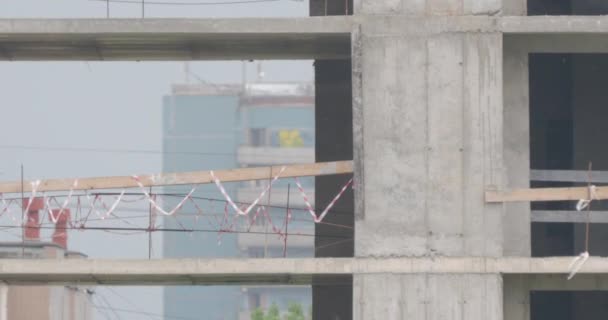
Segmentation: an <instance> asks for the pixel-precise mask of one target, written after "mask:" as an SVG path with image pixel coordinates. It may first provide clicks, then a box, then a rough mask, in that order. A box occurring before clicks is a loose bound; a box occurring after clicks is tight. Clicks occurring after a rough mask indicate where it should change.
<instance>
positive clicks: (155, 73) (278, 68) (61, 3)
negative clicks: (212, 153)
mask: <svg viewBox="0 0 608 320" xmlns="http://www.w3.org/2000/svg"><path fill="white" fill-rule="evenodd" d="M165 1H166V2H171V1H174V0H165ZM175 1H176V2H204V1H205V0H191V1H189V0H179V1H178V0H175ZM207 1H208V0H207ZM215 1H216V2H218V1H229V0H215ZM0 2H1V3H0V18H105V17H106V4H105V3H104V2H98V1H91V0H1V1H0ZM110 12H111V16H112V17H113V18H117V17H120V18H125V17H131V18H140V15H141V7H140V6H139V5H133V4H119V3H112V4H111V8H110ZM306 15H308V2H307V1H290V0H279V1H274V2H268V3H256V4H246V5H245V4H240V5H217V6H196V7H193V6H154V5H149V6H146V17H150V18H152V17H156V18H161V17H162V18H164V17H189V18H204V17H244V16H265V17H270V16H306ZM249 67H250V68H249V69H250V70H251V72H249V73H250V74H253V73H254V70H255V65H254V64H252V63H250V64H249ZM191 70H192V71H193V72H194V73H196V74H197V75H198V76H199V77H201V78H203V79H205V80H207V81H212V82H238V81H240V79H241V63H240V62H196V63H192V64H191ZM264 71H265V74H266V80H268V81H283V80H286V81H294V80H299V81H302V80H303V81H310V80H312V77H313V68H312V62H311V61H300V62H289V61H288V62H265V63H264ZM183 79H184V74H183V63H179V62H154V63H147V62H146V63H137V62H90V63H84V62H66V63H61V62H53V63H48V62H37V63H25V62H0V88H1V90H0V92H1V93H2V95H1V96H0V108H1V110H2V115H1V116H0V156H1V159H2V161H1V162H0V180H3V181H6V180H16V179H18V178H19V172H20V170H19V168H20V165H21V164H23V166H24V169H25V178H26V179H38V178H53V177H61V178H65V177H79V176H100V175H129V174H134V173H152V172H158V171H159V170H160V168H161V155H160V154H143V153H141V154H140V153H137V152H135V153H124V152H93V151H86V150H81V151H67V150H62V149H61V148H73V149H80V148H87V149H111V150H135V151H137V150H159V151H160V149H161V102H162V96H163V95H165V94H167V93H169V91H170V86H171V84H173V83H178V82H182V81H183ZM24 147H25V148H24ZM55 148H59V149H55ZM125 214H127V213H126V212H125ZM0 239H1V240H13V241H14V240H15V239H14V238H11V236H9V235H0ZM160 240H161V239H160V236H159V235H156V234H155V240H154V245H155V246H156V247H158V248H160ZM70 247H71V249H74V250H80V251H82V252H84V253H86V254H88V255H89V256H91V257H131V258H144V257H147V251H146V248H147V236H146V235H140V236H132V237H129V241H124V238H123V237H121V236H112V235H109V234H105V233H97V234H95V233H92V234H89V233H86V234H84V233H78V232H71V233H70ZM156 254H159V252H158V251H157V252H156ZM157 256H158V255H157ZM98 291H99V292H100V294H103V295H104V296H105V297H106V298H107V299H108V300H109V301H110V303H111V304H112V305H113V306H114V307H118V308H125V309H134V308H135V307H139V308H141V309H142V310H146V311H147V312H152V313H159V314H160V313H162V300H161V290H160V289H159V288H117V289H116V292H117V293H118V295H117V294H116V293H115V292H113V291H110V290H107V289H102V288H100V289H99V290H98ZM119 295H122V296H126V297H128V299H129V300H130V302H126V301H125V300H124V298H120V297H119ZM121 316H123V317H122V318H123V319H135V320H137V319H150V318H151V317H149V316H137V315H134V314H121ZM97 318H98V319H104V317H103V316H98V317H97ZM152 318H153V319H159V318H154V317H152Z"/></svg>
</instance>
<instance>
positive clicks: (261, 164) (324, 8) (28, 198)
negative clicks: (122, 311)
mask: <svg viewBox="0 0 608 320" xmlns="http://www.w3.org/2000/svg"><path fill="white" fill-rule="evenodd" d="M137 2H138V1H137ZM107 4H108V7H107V8H108V17H106V18H91V19H83V18H81V19H42V18H28V19H9V18H2V19H0V61H1V62H0V63H3V64H4V63H7V64H10V63H16V62H27V63H38V62H40V61H63V62H75V61H78V62H81V61H90V62H96V61H104V63H106V62H108V63H113V62H119V61H138V62H139V61H141V62H146V61H154V62H159V61H178V62H180V63H181V62H190V61H216V60H217V61H219V60H221V61H225V60H233V61H245V62H244V63H243V66H244V67H243V70H244V71H243V79H245V78H247V75H246V72H245V71H246V62H247V61H253V60H255V61H267V60H311V61H314V83H304V82H302V83H300V82H298V83H295V82H293V83H281V84H278V83H263V82H262V81H259V82H257V83H247V81H245V80H243V82H242V84H231V85H223V86H220V85H214V84H208V83H202V84H196V85H193V84H191V83H189V81H190V80H188V79H186V81H184V82H186V83H182V84H179V85H174V86H173V87H172V88H171V92H170V93H169V94H167V95H166V96H164V97H163V148H164V149H163V150H164V151H166V152H172V153H173V154H170V153H167V154H168V155H164V156H163V157H164V158H163V168H162V172H152V173H145V174H143V173H142V172H133V174H130V175H123V174H122V173H121V174H114V175H107V176H98V177H90V176H79V175H78V174H74V175H69V176H56V177H55V178H51V179H23V178H22V179H21V180H19V181H18V180H16V181H2V182H0V195H1V197H0V200H1V202H0V210H1V212H0V221H5V220H1V219H6V221H8V222H7V223H8V224H10V226H7V225H3V223H0V228H3V230H4V229H9V230H12V231H14V232H15V234H14V236H15V238H16V239H17V240H16V241H15V242H11V243H0V282H2V284H1V285H0V320H5V319H11V320H12V319H27V318H28V317H29V318H30V319H31V318H32V314H29V316H27V315H20V314H19V313H18V311H11V310H12V309H11V306H17V307H15V309H14V310H19V309H20V308H21V309H23V308H26V306H27V304H24V302H23V301H24V300H27V299H29V298H28V297H31V296H36V297H38V296H40V297H41V298H39V299H38V301H39V302H40V301H42V302H40V303H43V304H44V303H46V302H44V301H47V300H49V301H53V299H55V300H57V299H58V298H53V297H57V296H58V295H61V296H62V297H63V298H61V299H62V301H63V303H62V306H63V307H62V308H58V307H57V306H56V305H55V307H52V308H50V309H49V310H51V311H49V312H50V313H49V314H51V313H52V314H61V315H60V316H59V315H57V316H52V315H51V316H48V317H47V316H46V315H39V316H38V315H37V316H34V318H37V319H90V318H91V317H90V314H91V308H92V306H91V305H88V304H87V298H86V295H90V294H92V293H93V292H94V291H95V288H96V287H98V286H166V289H165V291H164V298H163V299H164V300H163V301H164V304H165V312H166V313H169V314H174V315H175V314H179V312H181V311H183V310H185V309H188V308H191V309H192V312H193V313H195V314H198V315H200V316H198V317H197V318H198V319H250V308H251V310H252V309H253V308H260V307H265V308H267V307H268V306H269V305H270V301H271V300H272V301H275V300H273V299H277V300H276V301H279V300H280V299H281V298H280V297H284V298H283V300H284V301H283V300H281V301H283V302H277V305H278V308H280V309H281V312H284V311H285V310H287V308H289V304H288V300H289V302H291V301H292V300H293V301H297V302H298V303H302V305H307V304H310V306H311V311H310V313H311V317H312V318H313V319H315V320H316V319H319V320H338V319H339V320H347V319H356V320H362V319H427V320H439V319H461V320H464V319H474V320H545V319H547V320H549V319H551V320H570V319H576V320H596V319H598V320H599V319H605V317H606V314H608V258H606V257H605V256H608V245H607V243H608V209H607V208H608V204H607V203H608V202H606V200H607V199H608V153H606V152H605V151H603V149H604V147H605V146H604V140H605V138H603V137H604V136H605V135H606V136H608V126H606V125H605V122H604V121H605V120H607V119H608V108H607V107H606V106H605V105H604V103H603V102H602V101H605V100H606V99H607V98H608V90H605V88H604V84H605V83H606V81H604V80H607V81H608V16H607V15H608V2H605V1H599V0H576V1H575V0H563V1H549V0H527V1H526V0H354V1H353V0H346V1H344V0H335V1H334V0H310V2H309V17H285V18H280V17H279V18H172V19H161V18H153V17H152V18H148V17H146V18H122V19H117V18H112V17H111V16H110V14H109V12H110V11H109V8H110V1H108V3H107ZM143 8H145V6H144V5H143V4H142V10H143ZM143 15H144V13H143V11H142V17H143ZM186 66H187V65H186ZM261 74H262V71H261V67H258V76H259V75H261ZM259 77H261V76H259ZM602 79H603V80H602ZM201 82H203V81H201ZM212 104H213V105H221V106H222V107H221V108H216V109H211V108H207V107H205V106H207V105H212ZM48 107H50V106H48ZM3 110H4V111H5V114H9V115H10V114H11V106H10V105H5V106H4V107H3ZM184 110H190V111H188V112H189V113H186V112H184ZM91 112H94V111H93V110H92V111H91ZM604 116H606V117H607V118H603V117H604ZM307 120H310V121H307ZM138 121H139V122H143V123H145V122H146V121H148V119H146V118H145V116H143V117H141V118H140V119H138ZM221 128H231V129H230V130H231V131H229V133H230V134H227V133H226V132H227V131H221V130H220V129H221ZM232 128H237V129H238V130H237V129H232ZM222 130H223V129H222ZM235 132H236V133H235ZM194 148H201V150H204V151H206V152H215V153H218V154H219V156H220V157H218V158H213V157H207V158H206V159H207V160H205V161H206V162H202V161H198V160H196V161H194V160H188V159H189V158H188V157H187V156H185V155H184V154H187V153H188V152H191V151H192V150H194ZM197 150H198V149H197ZM225 154H235V156H234V157H232V156H230V157H226V158H221V156H222V155H225ZM208 159H214V160H208ZM218 168H221V169H218ZM22 170H23V169H22ZM2 180H4V179H2ZM604 185H606V186H604ZM212 192H213V194H214V197H215V198H209V197H210V196H209V194H211V193H212ZM136 202H137V203H139V204H141V205H143V206H144V207H145V208H149V211H144V212H143V216H142V221H143V220H145V221H144V222H142V223H141V224H139V225H135V224H133V223H131V222H129V221H131V220H129V217H125V216H120V214H118V213H116V212H115V210H116V208H117V207H121V206H124V205H129V203H136ZM214 203H216V204H214ZM87 210H88V214H86V211H87ZM183 211H188V212H190V213H191V215H189V216H188V215H187V214H185V212H183ZM210 212H216V213H218V212H219V213H218V214H210ZM140 214H141V212H140ZM180 216H181V218H180ZM93 218H94V219H93ZM106 219H108V220H112V219H114V220H116V221H122V219H126V220H127V222H126V223H125V224H124V225H122V227H120V228H108V227H107V225H105V224H104V223H106V222H107V221H106ZM157 219H158V220H161V219H164V220H163V221H164V223H162V224H161V223H158V224H157V223H156V221H157ZM199 220H200V221H202V222H200V223H199ZM205 223H207V224H205ZM4 224H6V223H4ZM47 229H48V230H47ZM211 229H213V230H212V231H213V232H208V231H210V230H211ZM45 230H47V231H45ZM85 230H86V231H89V230H93V231H94V230H97V231H99V230H105V231H110V232H115V233H117V234H118V233H123V234H124V233H129V232H140V233H141V234H142V237H143V239H148V248H145V249H144V250H143V251H145V253H144V256H147V258H145V257H144V258H142V257H138V258H97V257H95V258H89V257H87V255H86V252H75V251H70V250H68V242H67V236H66V232H68V231H70V232H74V233H76V232H80V231H85ZM41 231H42V232H43V233H45V232H46V233H49V232H51V231H52V232H53V234H52V236H50V238H49V239H51V241H49V242H44V241H41V236H40V232H41ZM161 233H162V234H163V252H164V254H163V255H162V256H158V255H155V254H154V252H155V251H154V250H157V249H158V248H154V247H153V243H154V242H153V241H152V240H151V239H152V238H151V237H152V236H153V235H157V234H161ZM69 234H71V233H69ZM116 236H117V237H118V235H116ZM193 239H194V240H193ZM191 243H195V245H194V246H192V248H195V249H189V250H190V251H188V250H185V249H184V250H182V249H181V248H185V247H186V246H188V245H189V244H191ZM220 244H221V245H220ZM226 248H232V249H226ZM228 250H232V251H230V252H228ZM143 251H142V252H143ZM195 251H196V253H193V252H195ZM48 286H55V287H48ZM57 286H60V287H59V288H61V289H57ZM189 287H196V288H199V289H197V290H199V291H196V292H197V293H196V294H200V295H204V296H205V297H206V299H207V300H208V301H207V303H209V307H208V306H207V305H204V306H203V305H202V304H201V305H200V306H197V305H196V304H197V303H196V302H194V303H193V302H192V301H195V300H188V301H190V302H184V301H181V302H180V301H178V300H177V299H173V298H172V297H174V296H177V295H179V294H184V292H186V291H184V290H186V289H184V288H189ZM41 288H42V289H41ZM44 288H51V289H44ZM52 288H55V289H52ZM45 290H46V291H45ZM58 290H59V291H58ZM180 290H181V291H180ZM280 290H283V291H280ZM47 291H48V292H47ZM179 292H182V293H179ZM192 292H194V291H192ZM196 294H194V293H192V295H193V296H194V297H195V296H196ZM237 296H238V297H237ZM309 296H310V297H311V298H310V299H309V298H307V297H309ZM235 297H236V298H235ZM44 299H47V300H44ZM230 299H233V300H234V301H245V302H244V304H246V305H247V308H244V309H242V310H241V311H240V313H239V310H237V309H235V308H234V303H232V302H231V303H230V304H228V303H227V302H226V301H233V300H230ZM239 299H241V300H239ZM308 300H310V302H308ZM66 301H67V302H66ZM223 304H225V305H223ZM51 305H53V304H52V303H51ZM19 306H21V307H19ZM211 306H215V307H213V308H216V309H214V311H209V313H208V314H207V315H205V314H204V313H203V312H204V311H201V310H200V309H209V310H210V308H212V307H211ZM94 307H95V306H93V308H94ZM197 308H198V309H197ZM230 308H232V309H235V311H230V312H233V313H230V314H229V313H227V312H228V311H226V310H228V309H230ZM60 309H61V310H64V311H61V310H60ZM232 309H231V310H232ZM65 310H69V312H66V311H65ZM53 312H55V313H53ZM58 312H59V313H58ZM285 312H286V311H285ZM67 313H70V314H71V316H69V317H68V316H67V315H65V314H67ZM117 318H118V317H117ZM158 318H161V319H165V318H166V319H173V318H171V317H168V316H165V317H161V316H159V317H158ZM175 319H177V318H175ZM181 319H184V318H181ZM251 319H253V318H251ZM302 319H304V318H302Z"/></svg>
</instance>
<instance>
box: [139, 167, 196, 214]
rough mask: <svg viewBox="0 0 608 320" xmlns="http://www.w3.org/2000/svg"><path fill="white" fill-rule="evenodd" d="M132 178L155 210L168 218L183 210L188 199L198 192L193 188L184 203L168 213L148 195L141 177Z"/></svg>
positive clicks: (180, 203) (181, 202)
mask: <svg viewBox="0 0 608 320" xmlns="http://www.w3.org/2000/svg"><path fill="white" fill-rule="evenodd" d="M132 177H133V180H135V183H137V185H138V186H139V188H140V189H141V192H142V193H143V194H144V195H145V196H146V199H148V202H150V204H151V205H152V206H153V207H154V209H156V210H158V211H160V212H161V213H162V214H164V215H166V216H172V215H174V214H175V213H176V212H177V211H178V210H179V209H181V207H182V206H183V205H184V203H186V201H188V199H190V197H191V196H192V194H193V193H194V191H195V190H196V187H194V188H192V190H190V192H188V194H187V195H186V196H185V197H184V198H183V199H182V201H180V202H179V203H178V204H177V206H175V208H173V209H172V210H171V211H168V212H167V211H165V210H164V209H163V208H162V207H161V206H159V205H158V203H156V201H155V200H154V199H152V197H151V196H150V194H149V193H148V191H146V188H145V187H144V185H143V184H142V183H141V181H140V179H139V177H138V176H136V175H133V176H132Z"/></svg>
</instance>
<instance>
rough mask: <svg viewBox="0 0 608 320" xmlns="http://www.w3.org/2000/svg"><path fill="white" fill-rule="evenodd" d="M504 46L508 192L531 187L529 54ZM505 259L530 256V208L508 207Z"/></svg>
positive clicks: (515, 45) (505, 140)
mask: <svg viewBox="0 0 608 320" xmlns="http://www.w3.org/2000/svg"><path fill="white" fill-rule="evenodd" d="M517 45H518V43H512V42H509V41H506V40H505V43H504V58H503V59H504V61H503V72H504V84H503V92H504V128H503V130H504V131H503V135H504V159H505V169H506V185H507V187H508V188H509V189H514V188H529V187H530V119H529V115H530V112H529V93H528V52H527V51H526V50H525V48H522V47H519V46H517ZM503 235H504V248H503V254H504V255H505V256H530V253H531V252H530V237H531V235H530V204H529V203H508V204H505V219H503Z"/></svg>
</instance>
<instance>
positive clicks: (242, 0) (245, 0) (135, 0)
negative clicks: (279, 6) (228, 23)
mask: <svg viewBox="0 0 608 320" xmlns="http://www.w3.org/2000/svg"><path fill="white" fill-rule="evenodd" d="M89 1H96V2H104V3H107V2H110V3H128V4H138V5H141V4H142V2H141V0H89ZM278 1H281V0H233V1H206V2H171V1H148V0H146V2H145V4H146V5H167V6H217V5H232V4H250V3H262V2H278Z"/></svg>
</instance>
